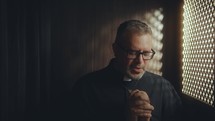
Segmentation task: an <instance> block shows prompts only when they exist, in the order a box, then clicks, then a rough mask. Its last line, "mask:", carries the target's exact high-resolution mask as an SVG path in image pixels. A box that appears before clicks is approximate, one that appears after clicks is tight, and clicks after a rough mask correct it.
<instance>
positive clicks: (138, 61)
mask: <svg viewBox="0 0 215 121" xmlns="http://www.w3.org/2000/svg"><path fill="white" fill-rule="evenodd" d="M135 60H136V63H138V64H142V63H144V64H145V61H146V60H144V59H143V55H142V54H139V55H138V57H137V58H136V59H135Z"/></svg>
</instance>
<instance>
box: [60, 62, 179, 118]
mask: <svg viewBox="0 0 215 121" xmlns="http://www.w3.org/2000/svg"><path fill="white" fill-rule="evenodd" d="M128 89H139V90H144V91H146V92H147V94H148V96H149V98H150V102H151V104H152V105H153V106H154V110H153V112H152V117H151V121H175V120H177V119H178V117H177V116H178V113H179V111H180V108H181V100H180V97H179V96H178V94H177V93H176V91H175V89H174V88H173V86H172V85H171V84H170V83H169V82H168V81H167V80H166V79H164V78H163V77H161V76H159V75H155V74H153V73H150V72H145V73H144V75H143V76H142V77H141V79H140V80H138V81H129V82H126V81H123V75H122V74H121V73H120V72H118V71H117V70H115V69H114V67H113V62H111V63H110V64H109V65H108V66H107V67H106V68H104V69H102V70H99V71H96V72H92V73H89V74H87V75H85V76H83V77H82V78H80V79H79V80H78V81H77V83H76V84H75V86H74V88H73V90H72V92H71V93H69V94H68V95H67V98H66V99H64V100H63V101H62V103H63V104H64V106H63V105H62V106H63V108H62V112H61V113H62V114H63V116H62V115H61V116H62V117H63V118H65V120H66V119H68V120H72V121H128V101H127V99H128V96H129V91H128Z"/></svg>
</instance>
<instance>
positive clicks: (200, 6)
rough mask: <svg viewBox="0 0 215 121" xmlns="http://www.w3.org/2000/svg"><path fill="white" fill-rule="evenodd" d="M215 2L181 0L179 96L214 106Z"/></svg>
mask: <svg viewBox="0 0 215 121" xmlns="http://www.w3.org/2000/svg"><path fill="white" fill-rule="evenodd" d="M214 6H215V0H184V5H183V10H184V12H183V59H182V62H183V66H182V70H183V73H182V77H183V80H182V85H183V88H182V92H183V93H184V94H186V95H189V96H192V97H194V98H196V99H198V100H200V101H202V102H204V103H206V104H208V105H211V106H214V73H215V62H214V61H215V51H214V50H215V42H214V38H215V33H214V28H215V20H214V18H215V12H214Z"/></svg>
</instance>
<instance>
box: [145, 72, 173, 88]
mask: <svg viewBox="0 0 215 121" xmlns="http://www.w3.org/2000/svg"><path fill="white" fill-rule="evenodd" d="M145 77H146V78H147V79H149V80H150V81H151V82H152V83H154V84H155V83H156V84H158V85H160V86H161V87H162V88H166V87H169V88H173V86H172V84H171V83H170V82H169V80H167V79H165V78H164V77H162V76H161V75H157V74H154V73H151V72H148V71H147V72H146V73H145Z"/></svg>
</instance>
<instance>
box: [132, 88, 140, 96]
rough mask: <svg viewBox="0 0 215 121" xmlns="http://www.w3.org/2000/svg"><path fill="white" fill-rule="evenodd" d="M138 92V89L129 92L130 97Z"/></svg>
mask: <svg viewBox="0 0 215 121" xmlns="http://www.w3.org/2000/svg"><path fill="white" fill-rule="evenodd" d="M139 91H140V90H138V89H135V90H133V91H131V94H130V96H133V95H134V94H135V93H137V92H139Z"/></svg>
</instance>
